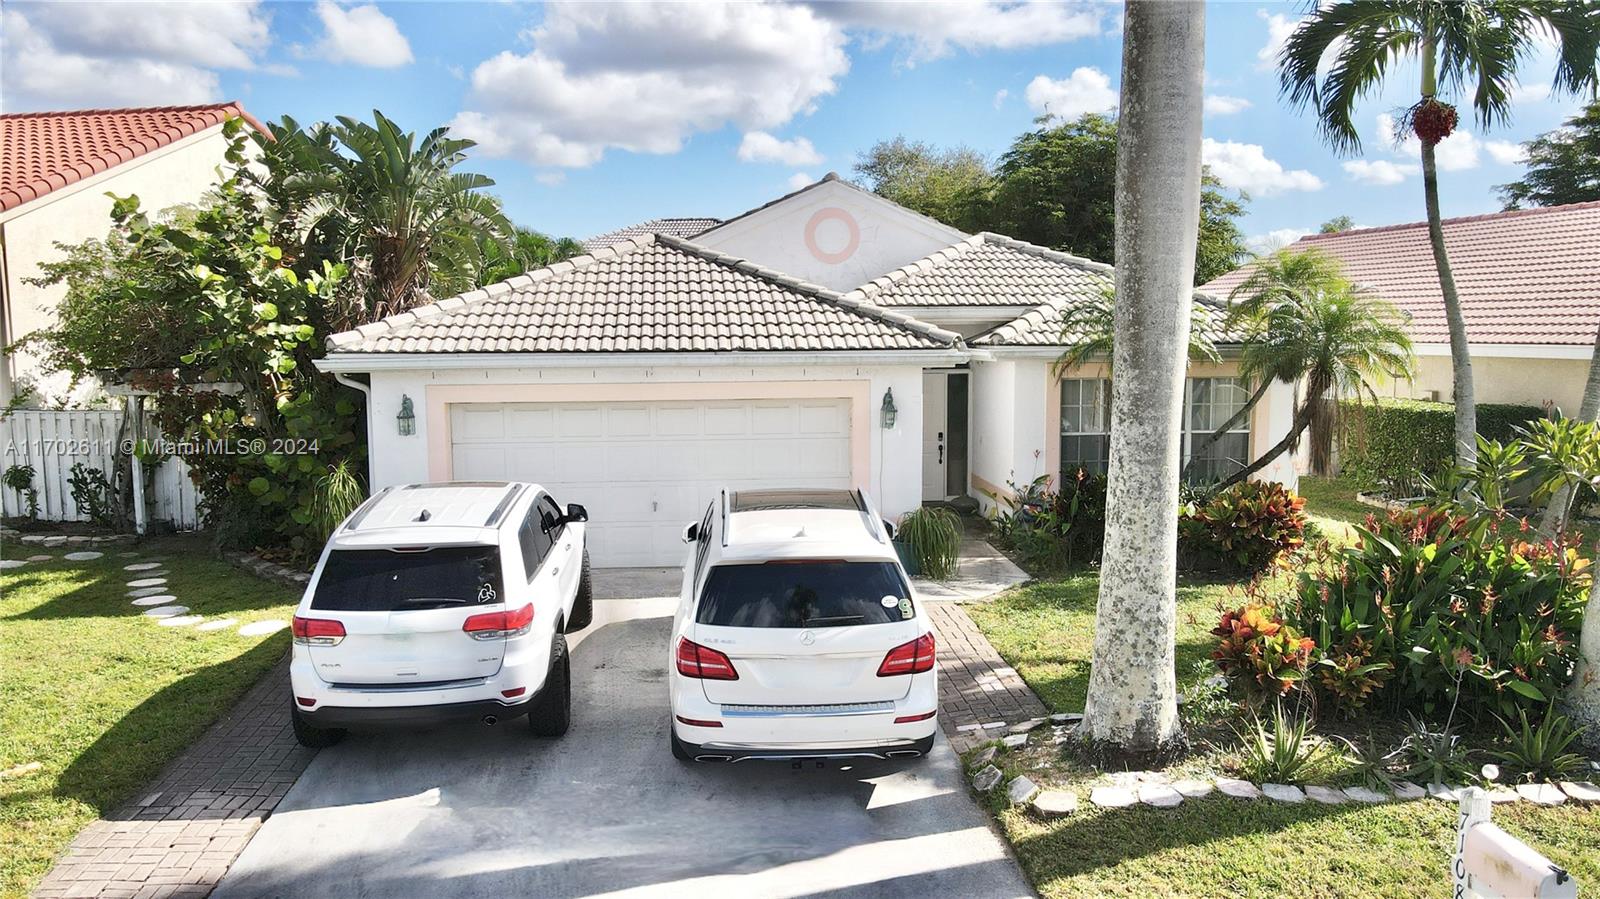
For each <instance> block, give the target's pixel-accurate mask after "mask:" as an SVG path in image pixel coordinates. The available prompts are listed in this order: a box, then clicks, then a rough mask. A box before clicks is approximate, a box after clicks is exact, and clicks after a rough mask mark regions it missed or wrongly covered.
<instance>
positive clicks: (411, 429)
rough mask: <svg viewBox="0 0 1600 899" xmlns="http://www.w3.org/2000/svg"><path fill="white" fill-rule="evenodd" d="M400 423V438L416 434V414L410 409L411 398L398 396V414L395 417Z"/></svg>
mask: <svg viewBox="0 0 1600 899" xmlns="http://www.w3.org/2000/svg"><path fill="white" fill-rule="evenodd" d="M395 420H396V421H397V422H399V423H400V436H401V437H410V436H411V435H412V434H415V433H417V413H416V412H413V411H412V409H411V397H409V396H406V395H405V394H403V393H402V394H400V414H399V415H396V416H395Z"/></svg>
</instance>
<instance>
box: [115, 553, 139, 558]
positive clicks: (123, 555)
mask: <svg viewBox="0 0 1600 899" xmlns="http://www.w3.org/2000/svg"><path fill="white" fill-rule="evenodd" d="M117 557H118V558H121V559H137V558H139V554H138V553H136V552H125V553H117Z"/></svg>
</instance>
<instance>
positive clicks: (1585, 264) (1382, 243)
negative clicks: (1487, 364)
mask: <svg viewBox="0 0 1600 899" xmlns="http://www.w3.org/2000/svg"><path fill="white" fill-rule="evenodd" d="M1444 240H1445V246H1446V247H1447V248H1448V249H1449V251H1450V266H1451V271H1452V272H1453V273H1454V275H1455V280H1456V289H1457V290H1458V291H1459V292H1460V294H1461V307H1462V315H1463V316H1464V317H1465V319H1466V322H1467V339H1468V341H1469V342H1471V343H1500V344H1523V345H1545V346H1551V345H1555V346H1574V345H1582V346H1589V345H1593V343H1594V340H1595V330H1596V328H1597V326H1600V201H1595V202H1589V203H1573V204H1571V205H1568V206H1548V207H1544V208H1538V209H1523V210H1518V211H1515V212H1501V213H1494V214H1491V215H1475V216H1468V217H1466V218H1455V219H1445V221H1444ZM1293 247H1294V248H1295V249H1305V248H1308V247H1315V248H1317V249H1319V250H1322V251H1324V252H1327V253H1330V254H1332V255H1334V256H1337V257H1338V258H1339V259H1340V260H1342V261H1343V262H1344V266H1345V272H1346V274H1348V275H1349V276H1350V277H1351V278H1352V279H1353V280H1355V281H1356V282H1357V283H1358V284H1361V285H1363V286H1366V287H1368V288H1370V289H1372V290H1373V291H1375V292H1376V293H1377V294H1378V295H1379V296H1381V297H1383V298H1384V299H1386V300H1388V301H1389V302H1391V303H1393V304H1395V305H1396V306H1398V307H1399V308H1400V309H1401V310H1402V311H1403V312H1405V313H1406V314H1408V315H1409V316H1410V317H1411V339H1412V340H1414V341H1416V342H1417V343H1432V344H1445V343H1449V342H1450V332H1449V329H1448V327H1447V326H1446V324H1445V316H1444V298H1443V294H1442V293H1441V292H1440V290H1439V278H1438V273H1437V271H1436V270H1435V269H1434V265H1433V250H1432V248H1431V247H1430V246H1429V243H1428V226H1427V223H1426V222H1417V223H1414V224H1408V225H1390V226H1388V227H1384V228H1362V229H1359V230H1355V231H1342V232H1340V233H1338V234H1312V235H1308V236H1306V237H1303V238H1301V239H1300V240H1298V241H1296V242H1295V243H1294V244H1293ZM1247 268H1248V266H1246V267H1245V269H1239V270H1236V271H1233V272H1230V273H1228V274H1226V275H1223V276H1222V277H1220V278H1218V279H1216V280H1215V281H1212V282H1211V283H1210V284H1207V285H1206V286H1205V288H1204V289H1206V290H1211V291H1213V292H1216V293H1219V294H1226V293H1227V292H1228V291H1230V290H1232V289H1233V288H1234V287H1235V286H1237V285H1238V284H1239V283H1240V282H1241V281H1243V280H1244V278H1245V276H1246V275H1247V274H1248V272H1247V271H1246V269H1247Z"/></svg>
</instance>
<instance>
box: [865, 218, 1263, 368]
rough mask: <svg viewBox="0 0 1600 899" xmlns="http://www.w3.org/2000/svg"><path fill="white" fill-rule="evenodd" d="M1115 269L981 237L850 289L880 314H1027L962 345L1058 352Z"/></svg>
mask: <svg viewBox="0 0 1600 899" xmlns="http://www.w3.org/2000/svg"><path fill="white" fill-rule="evenodd" d="M1114 277H1115V269H1113V268H1112V267H1111V266H1109V265H1106V264H1105V263H1103V262H1093V261H1091V260H1088V259H1083V258H1080V257H1078V256H1073V255H1071V254H1069V253H1063V252H1061V251H1059V250H1052V249H1049V248H1047V247H1041V246H1037V245H1035V244H1031V243H1027V242H1026V241H1021V240H1016V239H1014V238H1010V237H1006V236H1004V235H1000V234H994V233H990V232H984V233H981V234H976V235H973V236H972V237H969V238H967V239H966V240H962V241H958V242H956V243H954V244H952V245H950V246H948V247H945V248H944V249H942V250H939V251H938V252H936V253H933V254H932V255H930V256H928V257H926V258H924V259H919V260H917V261H916V262H913V263H911V264H909V265H906V266H904V267H902V268H899V269H896V270H894V271H892V272H889V273H888V274H886V275H883V276H881V277H879V278H876V279H874V280H872V281H870V282H868V283H867V284H864V285H862V286H861V287H860V288H858V289H857V291H858V292H859V293H861V294H862V296H863V297H865V298H866V299H869V300H871V301H872V302H873V303H876V304H877V305H879V306H883V307H885V308H891V309H892V308H894V307H897V306H913V307H957V306H960V307H967V308H974V307H977V308H981V307H985V306H990V307H1017V306H1031V307H1033V308H1031V309H1029V310H1028V311H1027V312H1025V313H1023V314H1022V315H1021V316H1019V317H1017V318H1016V319H1014V320H1012V321H1010V322H1007V323H1006V324H1003V325H1000V326H999V327H997V328H994V329H992V330H990V331H987V332H985V333H983V334H981V335H978V336H977V337H974V338H972V339H971V340H969V341H968V342H969V343H971V344H972V345H974V346H1039V347H1045V346H1062V345H1063V338H1062V336H1061V324H1062V313H1063V312H1064V311H1065V310H1066V309H1068V308H1070V307H1071V306H1073V305H1075V304H1079V303H1083V302H1088V301H1094V300H1098V299H1099V298H1100V297H1101V296H1103V295H1104V294H1105V293H1106V292H1107V291H1109V290H1111V288H1112V286H1113V283H1114ZM1196 297H1197V299H1199V300H1200V301H1201V302H1202V303H1203V304H1204V305H1205V306H1206V308H1211V309H1215V310H1216V314H1213V315H1210V316H1209V317H1208V318H1207V325H1208V326H1209V327H1211V329H1212V334H1211V337H1212V339H1213V340H1216V341H1217V342H1219V343H1228V342H1236V341H1237V337H1236V336H1234V335H1229V334H1226V333H1224V332H1223V331H1222V330H1221V328H1220V327H1219V326H1218V323H1219V322H1220V321H1221V314H1220V313H1221V303H1220V302H1218V301H1216V300H1214V299H1213V298H1210V297H1205V296H1201V295H1199V294H1197V295H1196Z"/></svg>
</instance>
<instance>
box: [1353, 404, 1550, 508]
mask: <svg viewBox="0 0 1600 899" xmlns="http://www.w3.org/2000/svg"><path fill="white" fill-rule="evenodd" d="M1344 411H1345V414H1344V415H1343V421H1344V426H1343V428H1342V429H1341V432H1340V435H1339V470H1340V475H1341V476H1342V477H1345V478H1348V479H1350V480H1352V481H1354V482H1356V483H1357V484H1358V485H1360V486H1361V487H1363V488H1367V489H1372V488H1376V487H1384V488H1387V489H1388V490H1389V491H1390V492H1391V493H1394V494H1395V495H1403V496H1414V495H1417V494H1418V493H1419V492H1420V491H1421V490H1422V489H1423V487H1424V481H1423V479H1426V480H1427V481H1430V482H1431V481H1435V480H1438V479H1440V478H1442V477H1444V476H1445V475H1446V474H1447V473H1448V472H1449V471H1450V469H1451V467H1452V466H1453V465H1454V462H1455V406H1454V405H1452V404H1450V403H1435V402H1431V401H1428V400H1408V399H1390V398H1381V399H1378V400H1376V401H1372V400H1369V401H1367V402H1364V403H1359V404H1357V403H1346V404H1345V410H1344ZM1543 417H1544V409H1543V408H1541V407H1539V406H1523V405H1514V404H1508V403H1479V404H1478V433H1479V434H1481V435H1482V436H1484V437H1486V438H1488V439H1490V440H1501V441H1505V440H1509V439H1511V438H1512V437H1515V436H1516V430H1517V428H1518V427H1519V426H1522V425H1526V424H1527V423H1528V422H1530V421H1533V420H1535V419H1538V418H1543Z"/></svg>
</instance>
